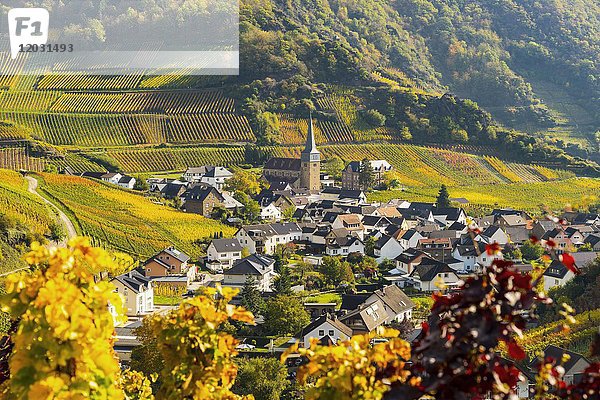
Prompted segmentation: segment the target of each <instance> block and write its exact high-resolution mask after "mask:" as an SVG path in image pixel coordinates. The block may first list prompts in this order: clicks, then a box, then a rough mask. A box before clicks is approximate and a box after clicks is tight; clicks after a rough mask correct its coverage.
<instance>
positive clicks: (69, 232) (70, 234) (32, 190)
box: [25, 176, 77, 247]
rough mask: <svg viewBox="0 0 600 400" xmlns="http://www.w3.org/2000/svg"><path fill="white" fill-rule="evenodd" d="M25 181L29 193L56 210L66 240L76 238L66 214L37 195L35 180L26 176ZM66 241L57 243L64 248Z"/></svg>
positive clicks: (36, 182) (73, 226)
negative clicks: (65, 232) (63, 228)
mask: <svg viewBox="0 0 600 400" xmlns="http://www.w3.org/2000/svg"><path fill="white" fill-rule="evenodd" d="M25 178H26V179H27V190H28V191H29V192H30V193H33V194H35V195H36V196H38V197H39V198H41V199H42V200H43V201H44V202H45V203H46V204H48V205H50V207H52V208H54V209H55V210H56V212H57V213H58V217H59V218H60V221H61V223H62V224H63V226H64V227H65V229H66V230H67V240H68V239H70V238H72V237H75V236H77V230H76V229H75V225H73V222H71V220H70V219H69V217H67V214H65V213H64V212H62V211H61V209H60V208H58V207H57V206H56V205H55V204H54V203H52V202H51V201H50V200H48V199H46V198H45V197H44V196H42V195H41V194H39V193H38V192H37V187H38V181H37V179H35V178H34V177H32V176H27V177H25ZM67 240H63V241H62V242H61V243H58V245H59V246H63V247H64V246H66V242H67Z"/></svg>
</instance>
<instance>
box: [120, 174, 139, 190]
mask: <svg viewBox="0 0 600 400" xmlns="http://www.w3.org/2000/svg"><path fill="white" fill-rule="evenodd" d="M117 185H119V186H120V187H122V188H125V189H133V187H134V186H135V178H134V177H132V176H129V175H123V176H121V179H119V182H118V183H117Z"/></svg>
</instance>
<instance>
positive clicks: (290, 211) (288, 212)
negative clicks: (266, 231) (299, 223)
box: [281, 206, 296, 222]
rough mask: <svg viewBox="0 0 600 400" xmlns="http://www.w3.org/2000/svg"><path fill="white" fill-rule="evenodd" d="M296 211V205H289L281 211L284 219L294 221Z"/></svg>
mask: <svg viewBox="0 0 600 400" xmlns="http://www.w3.org/2000/svg"><path fill="white" fill-rule="evenodd" d="M295 213H296V206H289V207H288V208H286V209H285V210H283V212H282V213H281V216H282V217H283V220H284V221H287V222H292V221H294V214H295Z"/></svg>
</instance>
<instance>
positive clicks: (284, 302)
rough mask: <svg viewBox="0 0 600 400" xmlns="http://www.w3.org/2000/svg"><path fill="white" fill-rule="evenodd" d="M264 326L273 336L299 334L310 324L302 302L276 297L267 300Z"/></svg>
mask: <svg viewBox="0 0 600 400" xmlns="http://www.w3.org/2000/svg"><path fill="white" fill-rule="evenodd" d="M264 317H265V323H264V326H265V327H266V329H267V330H268V331H269V333H270V334H272V335H288V334H290V335H291V334H296V333H298V332H299V331H300V330H301V329H302V328H303V327H304V326H306V325H308V323H310V316H309V315H308V312H306V310H305V309H304V306H303V304H302V302H301V301H300V300H299V299H298V298H297V297H293V296H275V297H272V298H270V299H269V300H267V303H266V306H265V313H264Z"/></svg>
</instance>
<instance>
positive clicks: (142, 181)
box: [133, 175, 150, 192]
mask: <svg viewBox="0 0 600 400" xmlns="http://www.w3.org/2000/svg"><path fill="white" fill-rule="evenodd" d="M133 189H134V190H139V191H140V192H147V191H148V190H149V189H150V186H148V181H146V178H145V177H144V176H142V175H138V176H136V177H135V184H134V185H133Z"/></svg>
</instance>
